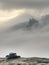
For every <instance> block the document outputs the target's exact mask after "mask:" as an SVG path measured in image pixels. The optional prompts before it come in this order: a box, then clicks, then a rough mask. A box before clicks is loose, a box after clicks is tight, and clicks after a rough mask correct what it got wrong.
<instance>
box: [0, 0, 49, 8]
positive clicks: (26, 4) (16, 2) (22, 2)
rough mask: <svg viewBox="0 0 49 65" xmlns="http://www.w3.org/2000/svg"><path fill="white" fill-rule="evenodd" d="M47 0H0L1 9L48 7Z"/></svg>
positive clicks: (48, 0)
mask: <svg viewBox="0 0 49 65" xmlns="http://www.w3.org/2000/svg"><path fill="white" fill-rule="evenodd" d="M48 7H49V0H0V8H2V9H23V8H39V9H41V8H48Z"/></svg>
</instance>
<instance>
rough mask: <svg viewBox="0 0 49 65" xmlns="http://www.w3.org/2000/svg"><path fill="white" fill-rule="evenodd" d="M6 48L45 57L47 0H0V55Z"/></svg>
mask: <svg viewBox="0 0 49 65" xmlns="http://www.w3.org/2000/svg"><path fill="white" fill-rule="evenodd" d="M30 18H33V21H35V23H34V24H32V26H30V24H29V19H30ZM36 21H38V22H37V24H38V25H37V24H36ZM28 25H29V26H28ZM27 26H28V27H27ZM36 26H37V27H36ZM10 52H16V53H17V54H18V55H21V56H22V57H36V56H37V57H49V0H0V56H1V57H4V56H5V55H6V54H8V53H10Z"/></svg>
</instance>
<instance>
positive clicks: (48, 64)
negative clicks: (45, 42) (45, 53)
mask: <svg viewBox="0 0 49 65" xmlns="http://www.w3.org/2000/svg"><path fill="white" fill-rule="evenodd" d="M0 65H49V59H48V58H38V57H32V58H22V57H21V58H18V59H10V60H6V59H5V58H0Z"/></svg>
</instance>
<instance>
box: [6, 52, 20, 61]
mask: <svg viewBox="0 0 49 65" xmlns="http://www.w3.org/2000/svg"><path fill="white" fill-rule="evenodd" d="M18 58H20V56H17V54H16V53H9V55H6V59H7V60H9V59H18Z"/></svg>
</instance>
